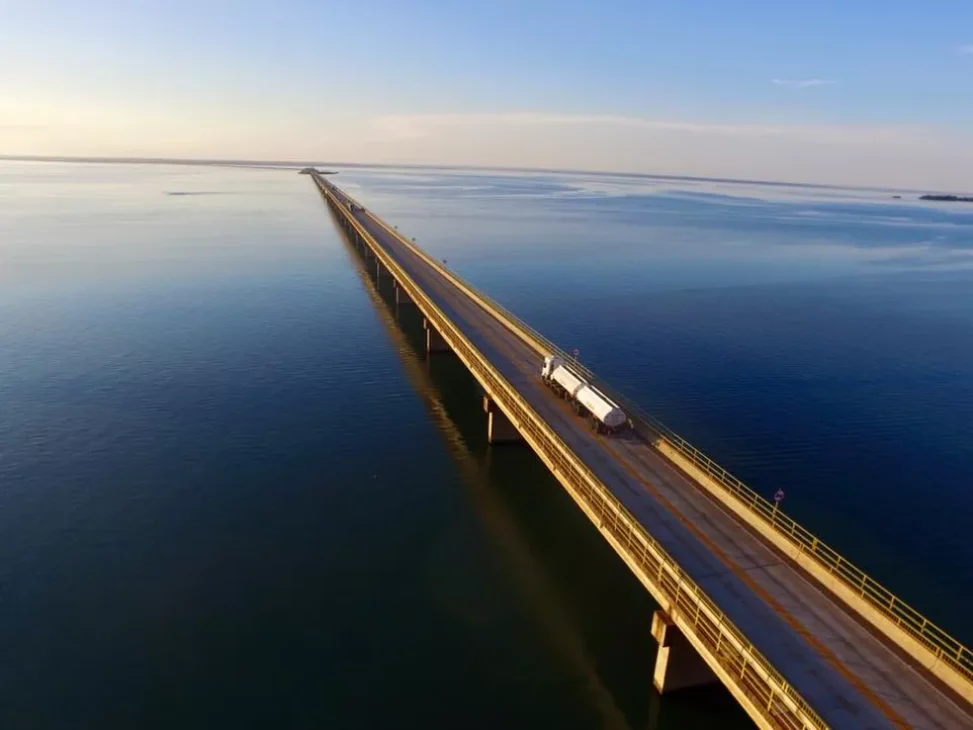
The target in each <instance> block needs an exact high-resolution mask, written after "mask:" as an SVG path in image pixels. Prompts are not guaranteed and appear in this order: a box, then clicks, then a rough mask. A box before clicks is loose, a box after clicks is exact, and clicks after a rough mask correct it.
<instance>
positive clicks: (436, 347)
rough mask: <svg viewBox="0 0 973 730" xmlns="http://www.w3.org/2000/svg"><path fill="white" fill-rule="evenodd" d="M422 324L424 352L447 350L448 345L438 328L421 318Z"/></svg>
mask: <svg viewBox="0 0 973 730" xmlns="http://www.w3.org/2000/svg"><path fill="white" fill-rule="evenodd" d="M422 326H423V327H424V328H425V330H426V352H449V345H448V344H447V343H446V340H444V339H443V336H442V335H441V334H439V330H437V329H436V328H435V327H433V326H432V325H431V324H430V323H429V320H428V319H423V320H422Z"/></svg>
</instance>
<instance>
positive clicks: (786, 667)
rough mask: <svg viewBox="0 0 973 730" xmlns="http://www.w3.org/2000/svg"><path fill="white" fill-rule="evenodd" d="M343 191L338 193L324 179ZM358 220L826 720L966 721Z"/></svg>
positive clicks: (424, 268)
mask: <svg viewBox="0 0 973 730" xmlns="http://www.w3.org/2000/svg"><path fill="white" fill-rule="evenodd" d="M332 189H333V190H334V191H335V193H336V195H338V196H339V197H340V198H342V199H343V193H341V191H340V190H338V189H337V188H332ZM354 216H355V218H356V219H357V221H358V222H359V223H360V224H361V225H362V226H363V227H364V228H365V229H366V230H368V232H369V233H370V234H371V235H372V237H373V238H374V239H375V240H376V241H377V242H378V244H379V245H380V246H382V247H383V248H384V250H385V251H386V253H388V254H389V255H390V256H392V257H393V258H394V259H395V261H396V262H397V263H398V264H399V265H400V266H402V268H403V269H405V270H406V272H407V273H408V274H409V276H410V277H412V279H413V281H415V282H416V284H417V285H418V286H420V287H421V288H422V289H423V291H424V292H425V293H426V294H427V295H428V296H429V297H430V298H431V299H432V300H433V301H435V303H436V305H437V306H438V307H439V308H440V309H441V310H442V311H443V312H444V313H445V314H446V315H447V316H448V317H449V318H450V320H451V321H452V322H453V324H455V325H456V326H457V327H458V328H459V329H460V330H462V332H463V334H464V335H466V337H467V338H469V340H470V341H471V342H472V343H473V345H474V346H475V347H476V348H477V349H478V350H479V351H480V353H481V354H482V355H483V356H484V357H486V358H488V359H489V360H490V362H491V363H492V364H493V366H494V367H495V368H497V370H499V371H500V372H501V373H502V374H503V376H504V377H505V378H506V379H507V380H508V382H509V383H510V384H511V385H512V386H513V387H514V388H516V389H517V390H518V392H519V393H520V394H521V396H523V398H524V399H525V400H526V401H527V402H528V403H529V404H530V405H531V407H532V408H533V409H534V410H535V411H536V412H537V413H538V414H539V415H540V416H541V417H543V418H544V419H545V420H546V421H547V423H548V424H549V425H550V427H551V428H552V429H553V430H554V431H555V432H557V434H558V435H559V436H560V438H561V439H563V440H564V442H565V443H567V444H568V446H569V447H570V448H571V449H572V450H573V451H574V453H575V454H576V455H577V456H578V457H579V458H580V459H582V460H583V461H584V462H585V464H586V465H587V466H588V468H589V469H590V470H591V471H592V472H593V473H594V474H595V475H596V476H597V477H598V478H599V479H600V480H601V481H602V482H603V483H604V484H605V485H607V486H608V487H609V488H610V489H611V490H612V492H613V493H614V494H615V496H616V497H617V498H618V499H619V500H620V501H621V502H622V503H623V504H624V505H625V506H626V508H627V509H628V510H629V511H630V512H631V513H632V514H633V515H635V517H636V518H637V519H638V520H639V521H640V522H641V523H642V525H643V526H644V527H645V529H646V530H647V531H648V532H649V534H651V535H652V536H653V537H654V538H655V539H656V540H657V541H658V542H659V543H660V544H661V545H662V546H663V548H664V549H665V550H666V551H667V552H668V553H669V554H670V555H671V556H672V557H673V558H674V559H675V560H676V562H677V563H678V564H679V565H680V567H681V568H682V569H683V570H685V571H686V573H687V574H689V575H690V577H691V578H692V579H693V580H694V581H695V582H696V583H697V585H699V587H700V588H702V589H703V590H704V591H705V592H706V594H707V595H708V596H709V597H710V599H712V600H713V601H714V602H715V603H716V605H718V606H719V607H720V609H721V610H722V611H723V612H724V613H725V614H726V615H727V617H728V618H729V619H730V620H731V621H732V622H733V623H734V624H735V625H736V627H737V628H738V629H740V631H742V632H743V634H744V635H745V636H746V637H747V639H748V640H750V641H751V642H752V643H753V645H754V646H755V647H756V648H757V649H758V650H759V651H760V652H761V653H762V654H763V655H764V656H765V657H766V658H767V659H768V660H769V661H770V662H771V663H772V665H773V666H774V667H775V668H776V669H777V671H778V672H780V674H781V675H783V676H784V677H785V678H786V679H787V681H788V682H789V683H790V684H791V685H792V686H793V687H794V689H795V690H796V691H797V692H799V693H800V694H801V696H802V697H804V699H805V700H806V701H807V702H808V703H809V704H810V705H811V707H813V708H814V710H815V711H816V712H817V713H818V714H819V715H820V716H821V717H822V718H823V719H824V720H825V722H827V723H828V724H829V725H830V726H831V727H833V728H840V729H844V728H848V729H849V730H851V729H854V730H864V729H865V728H888V727H916V728H949V729H951V730H953V729H956V728H973V716H971V714H969V713H970V708H968V707H966V706H964V705H961V704H960V703H958V702H956V701H954V700H953V698H952V697H951V696H948V695H947V694H946V693H945V692H943V691H941V690H940V688H939V686H938V685H937V684H935V683H934V682H933V681H931V679H930V678H929V676H928V675H927V674H926V673H925V672H923V671H922V670H921V669H917V668H915V667H913V666H912V664H911V663H909V662H908V661H906V660H905V659H903V658H902V657H901V656H900V655H899V654H898V653H896V651H894V650H893V649H892V648H891V643H890V642H888V641H887V640H885V639H883V638H881V637H879V636H876V635H875V634H873V633H872V632H871V631H870V630H868V629H866V628H865V627H864V626H863V625H862V624H860V623H859V622H858V621H857V620H856V619H854V618H852V616H851V615H850V614H849V613H848V609H846V608H844V607H843V606H842V605H841V604H840V603H839V602H837V601H836V600H833V599H832V598H831V597H830V595H829V594H827V593H826V592H825V591H824V589H822V588H819V587H818V586H817V585H815V584H813V583H812V582H811V581H810V580H809V579H808V578H806V577H805V576H804V575H803V574H802V573H801V572H800V571H799V570H798V569H797V568H796V567H794V566H792V565H791V564H790V563H788V562H786V561H785V560H783V559H782V558H781V557H780V555H779V554H778V553H777V552H776V551H775V550H774V549H773V548H771V547H770V546H769V545H768V544H767V543H765V542H764V541H763V540H762V539H761V538H759V537H758V536H756V535H755V534H753V533H752V532H750V531H749V530H748V529H747V528H746V527H744V526H743V525H742V524H741V523H740V522H738V521H737V519H736V518H735V517H734V516H732V515H731V514H730V513H729V512H728V511H726V509H725V508H724V507H723V506H722V505H720V504H719V503H718V501H716V500H715V498H713V497H712V496H710V495H709V494H708V493H707V492H706V491H705V490H704V489H703V488H702V487H699V486H697V485H695V484H694V483H693V482H692V480H690V479H689V478H688V477H686V476H685V475H684V474H683V473H682V472H680V471H679V470H677V469H676V468H674V467H673V466H672V465H671V464H670V463H669V462H668V461H667V460H666V459H665V457H664V456H662V455H661V454H660V453H659V452H658V451H656V450H655V449H654V448H653V447H652V446H651V445H650V444H649V443H647V442H646V441H644V440H642V439H641V438H640V437H638V436H637V435H636V434H634V433H632V432H628V433H626V434H624V435H619V436H601V435H598V434H595V433H594V432H593V431H592V430H591V429H590V428H589V426H588V425H587V423H586V422H585V421H584V419H582V418H580V417H578V416H577V415H575V414H574V413H573V411H572V410H571V408H570V406H569V405H568V404H567V403H566V402H564V401H563V400H561V399H560V398H558V397H557V396H555V395H554V393H553V392H551V390H550V389H549V388H547V386H545V385H544V383H543V381H542V380H541V378H540V369H541V364H542V363H541V361H540V358H539V357H538V355H537V354H536V353H535V352H534V351H533V350H532V349H531V348H529V347H528V346H527V345H526V344H524V343H523V341H521V340H520V339H519V338H518V337H517V336H516V335H515V334H513V333H512V332H511V331H510V330H509V329H507V327H506V326H505V325H503V324H502V323H501V322H500V321H498V320H497V319H496V318H494V317H493V316H492V315H491V314H489V313H488V312H486V311H485V310H484V309H482V308H481V307H480V306H479V305H478V304H476V302H474V301H473V300H471V299H470V298H469V297H468V296H467V295H466V294H465V293H463V292H462V291H461V290H459V289H458V288H456V287H455V286H454V285H453V284H452V283H451V282H450V281H449V280H448V279H446V278H445V277H444V276H442V274H440V273H439V272H438V271H436V270H435V269H433V268H432V267H431V266H429V265H428V264H427V263H426V262H425V261H423V260H422V259H421V258H420V257H419V256H417V255H416V254H415V253H413V252H412V251H411V250H409V248H408V247H407V246H406V245H404V244H403V243H402V242H401V241H400V240H398V239H397V238H396V237H395V236H393V235H392V234H390V233H389V232H388V231H387V230H386V229H385V228H384V227H383V226H382V225H381V224H379V223H378V222H377V221H376V219H375V218H374V217H373V216H372V214H371V213H370V212H364V211H356V212H355V213H354Z"/></svg>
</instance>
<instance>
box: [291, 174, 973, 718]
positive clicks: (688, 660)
mask: <svg viewBox="0 0 973 730" xmlns="http://www.w3.org/2000/svg"><path fill="white" fill-rule="evenodd" d="M309 174H310V176H311V178H312V179H313V181H314V183H315V185H316V186H317V188H318V190H319V191H320V193H321V195H322V197H323V198H324V200H325V201H326V202H327V204H328V206H329V207H330V209H331V211H332V213H333V214H334V217H335V220H336V222H337V223H338V224H339V225H340V226H341V227H342V228H343V229H344V231H345V234H346V236H347V237H348V239H349V241H351V242H352V243H353V244H354V245H356V246H357V247H358V248H359V249H360V251H361V253H362V255H363V256H364V257H365V258H366V260H367V261H368V263H369V265H373V266H374V267H375V274H376V276H378V277H382V276H389V277H391V278H392V280H393V281H394V284H395V292H396V301H397V302H399V303H401V304H403V305H405V304H408V305H414V306H416V307H418V309H419V311H420V312H421V313H422V316H423V317H424V326H425V329H426V347H427V351H429V352H452V353H455V355H456V356H457V357H458V358H459V359H460V360H461V361H462V362H463V363H464V364H465V365H466V367H467V368H468V369H469V370H470V372H471V373H472V375H473V377H474V378H475V379H476V380H477V381H478V382H479V384H480V385H481V386H482V389H483V391H484V394H485V395H484V402H483V405H484V410H485V411H486V421H487V431H488V437H489V441H490V442H491V443H499V442H504V441H524V442H526V443H528V444H529V445H530V446H531V447H532V448H533V449H534V451H535V452H536V454H537V455H538V457H539V458H540V459H541V461H542V462H544V464H546V465H547V467H548V468H549V469H550V471H551V472H552V473H553V475H554V476H555V477H556V478H557V480H558V481H559V482H560V483H561V485H562V486H563V487H564V489H565V490H566V491H567V492H568V494H569V495H570V496H571V498H572V499H573V500H574V501H575V503H576V504H577V505H578V507H580V508H581V510H582V511H583V512H584V513H585V514H586V515H587V516H588V518H589V519H590V520H591V522H592V523H593V524H594V526H595V527H596V528H597V529H598V531H599V532H600V534H601V535H602V537H603V538H604V539H605V540H606V541H607V542H608V543H609V544H610V545H611V546H612V548H613V549H614V550H615V552H616V553H617V554H618V556H619V557H620V558H621V559H622V560H623V561H624V562H625V563H626V564H627V565H628V567H629V568H630V569H631V571H632V573H633V574H634V575H635V576H636V577H637V579H638V580H639V581H640V582H641V583H642V585H644V586H645V588H646V589H647V590H648V591H649V593H650V594H651V595H652V597H653V598H654V600H655V601H656V603H657V604H658V605H659V609H658V610H657V611H656V612H655V614H654V615H653V617H652V633H653V635H654V636H655V638H656V639H657V640H658V642H659V648H658V653H657V656H656V658H655V671H654V684H655V686H656V689H658V690H659V691H660V692H667V691H673V690H677V689H682V688H687V687H692V686H696V685H701V684H705V683H710V682H716V681H719V682H722V683H723V684H724V685H725V686H726V688H727V689H728V690H729V691H730V693H731V694H732V695H733V697H734V698H735V699H736V700H737V701H738V702H739V703H740V705H741V706H742V707H743V709H744V710H745V711H746V712H747V714H748V715H749V716H750V717H751V718H752V719H753V721H754V722H755V723H756V725H757V726H758V727H761V728H841V729H844V728H849V729H850V728H854V729H855V730H858V729H864V728H869V729H870V728H911V727H915V728H950V729H953V728H973V654H971V652H970V649H969V648H967V647H965V646H963V645H962V644H961V643H960V642H958V641H957V640H956V639H954V638H953V637H951V636H950V635H949V634H947V633H946V632H945V631H944V630H943V629H941V628H940V627H938V626H936V625H935V624H933V623H932V622H930V621H929V620H927V619H926V618H925V617H924V616H923V615H922V614H920V613H919V612H918V611H916V610H915V609H913V608H912V607H910V606H909V605H908V604H906V603H905V602H903V601H902V600H901V599H899V598H898V597H897V596H895V595H893V594H892V593H891V592H890V591H888V590H887V589H886V588H884V587H883V586H881V585H879V584H878V583H877V582H875V581H874V580H873V579H871V578H870V577H868V576H867V575H866V574H865V573H864V572H862V571H861V570H860V569H858V568H857V567H855V566H854V565H853V564H851V563H850V562H848V561H847V560H846V559H845V558H843V557H842V556H841V555H840V554H838V553H837V552H836V551H834V550H833V549H832V548H830V547H828V546H827V545H825V544H824V543H823V542H821V541H820V540H818V539H817V538H816V537H815V536H814V535H813V534H811V533H810V532H809V531H808V530H806V529H805V528H803V527H801V526H800V525H798V524H797V523H796V522H794V520H792V519H791V518H790V517H788V516H787V515H785V514H784V513H783V512H781V511H779V510H777V509H776V505H774V504H773V503H771V502H769V501H768V500H766V499H764V498H763V497H761V496H760V495H758V494H757V493H756V492H754V491H753V490H751V489H749V488H748V487H746V486H745V485H744V484H743V483H741V482H740V481H739V480H737V479H736V478H734V477H733V476H732V475H730V474H729V473H728V472H726V471H725V470H724V469H723V468H722V467H720V466H719V465H717V464H715V463H714V462H713V461H711V460H710V459H709V458H707V457H706V456H705V455H704V454H702V453H701V452H699V451H698V450H697V449H695V448H694V447H693V446H692V445H691V444H689V443H688V442H686V441H685V440H684V439H682V438H681V437H679V436H678V435H677V434H674V433H673V432H671V431H670V430H669V429H667V428H666V427H665V426H663V425H662V424H660V423H659V422H658V421H656V420H655V419H653V418H652V417H650V416H648V415H646V414H644V413H643V412H642V411H641V410H639V409H638V408H637V407H636V406H635V405H634V404H632V403H630V402H628V401H627V400H626V399H625V398H623V397H622V396H621V395H619V394H617V393H615V392H613V391H612V389H611V388H610V387H609V386H608V385H607V384H605V383H603V382H602V381H600V380H599V379H598V378H597V376H595V375H594V374H593V373H591V372H590V371H589V370H587V369H586V368H584V366H582V365H581V364H575V363H574V360H573V358H571V357H570V356H569V355H566V354H565V353H564V352H562V351H561V350H560V349H559V348H557V347H556V346H555V345H554V344H553V343H551V342H549V341H548V340H547V339H546V338H544V337H543V336H542V335H540V334H539V333H537V332H535V331H534V330H533V329H532V328H530V327H529V326H528V325H527V324H525V323H524V322H522V321H520V320H519V319H518V318H517V317H515V316H514V315H513V314H511V313H510V312H508V311H506V310H505V309H503V308H502V307H501V306H500V305H498V304H497V303H496V302H494V301H493V300H491V299H490V298H489V297H487V296H486V295H484V294H483V293H481V292H479V291H477V290H476V289H474V288H473V287H472V286H470V285H469V284H468V283H466V282H465V281H463V280H462V279H461V278H460V277H458V276H457V275H456V274H454V273H453V272H451V271H449V270H448V269H447V268H446V267H445V266H444V265H443V264H441V263H439V262H437V261H436V260H434V259H433V258H432V257H431V256H429V255H428V254H427V253H425V252H424V251H422V249H420V248H419V247H418V246H416V245H415V243H414V242H413V241H410V240H409V239H408V238H406V237H405V236H404V235H402V234H400V233H399V232H398V230H396V229H395V228H393V227H392V226H390V225H389V224H387V223H386V222H385V221H383V220H382V219H381V218H379V217H378V216H377V215H375V214H374V213H372V212H371V211H368V210H366V209H365V208H364V207H363V206H362V205H361V204H360V203H359V202H358V201H357V200H354V199H353V198H351V197H349V196H348V195H347V194H346V193H344V192H343V191H342V190H340V189H339V188H338V187H336V186H335V185H333V184H331V183H330V182H328V181H326V180H325V179H324V177H322V176H321V175H319V174H317V173H316V172H314V171H311V172H310V173H309ZM548 355H556V356H560V357H563V358H564V359H565V360H566V361H570V362H571V363H572V364H571V369H573V370H575V371H576V372H577V373H579V374H580V375H581V376H582V377H583V378H585V379H587V381H588V382H590V383H592V384H594V385H595V386H596V387H597V389H598V390H600V391H601V392H602V393H604V394H606V395H607V396H608V397H609V398H610V399H611V400H612V401H614V402H615V403H617V404H618V405H620V406H622V407H623V408H624V409H625V411H626V413H627V414H628V416H629V427H627V428H624V429H623V430H621V431H620V432H619V433H616V434H614V435H606V434H603V433H598V432H596V431H593V430H592V429H591V428H590V427H589V426H588V424H587V423H586V422H585V421H584V420H583V419H581V418H579V417H578V416H577V415H576V414H575V412H574V411H573V410H572V408H571V406H570V404H569V403H568V402H566V401H565V400H563V399H562V398H560V397H558V396H557V395H556V394H555V392H554V391H553V390H552V389H550V388H549V387H548V386H547V385H546V384H545V383H544V382H543V380H542V378H541V366H542V364H543V361H544V358H545V357H546V356H548Z"/></svg>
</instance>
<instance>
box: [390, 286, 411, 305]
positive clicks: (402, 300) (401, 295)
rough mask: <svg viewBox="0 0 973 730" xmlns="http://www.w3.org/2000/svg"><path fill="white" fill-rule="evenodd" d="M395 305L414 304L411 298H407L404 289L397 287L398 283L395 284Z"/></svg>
mask: <svg viewBox="0 0 973 730" xmlns="http://www.w3.org/2000/svg"><path fill="white" fill-rule="evenodd" d="M395 303H396V305H399V304H415V302H413V301H412V297H410V296H409V294H408V292H406V290H405V289H403V288H402V287H401V286H399V283H398V282H396V283H395Z"/></svg>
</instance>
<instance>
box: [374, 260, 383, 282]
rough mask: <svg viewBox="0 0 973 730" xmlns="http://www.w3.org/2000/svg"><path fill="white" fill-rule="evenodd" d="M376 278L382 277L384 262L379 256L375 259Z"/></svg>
mask: <svg viewBox="0 0 973 730" xmlns="http://www.w3.org/2000/svg"><path fill="white" fill-rule="evenodd" d="M375 278H376V279H381V278H382V262H381V261H379V260H378V259H377V258H376V259H375Z"/></svg>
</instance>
